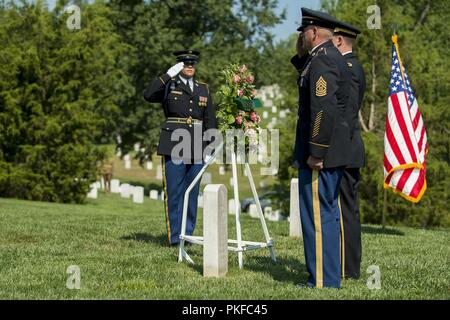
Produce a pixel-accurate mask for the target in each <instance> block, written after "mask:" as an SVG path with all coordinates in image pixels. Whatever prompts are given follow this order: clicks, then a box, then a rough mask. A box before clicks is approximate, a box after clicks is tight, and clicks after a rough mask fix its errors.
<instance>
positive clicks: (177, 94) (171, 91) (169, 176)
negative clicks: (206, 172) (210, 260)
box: [144, 50, 217, 245]
mask: <svg viewBox="0 0 450 320" xmlns="http://www.w3.org/2000/svg"><path fill="white" fill-rule="evenodd" d="M173 54H174V55H175V56H176V57H177V64H175V65H174V66H173V67H172V68H170V69H169V70H168V71H167V73H166V74H164V75H162V76H160V77H157V78H156V79H154V80H153V82H152V83H151V85H150V86H149V87H148V88H147V89H146V90H145V92H144V98H145V100H146V101H148V102H156V103H161V104H162V106H163V109H164V114H165V117H166V119H165V122H164V123H163V124H162V125H161V133H160V140H159V145H158V154H159V155H161V156H162V157H163V160H162V162H163V176H164V181H163V185H164V192H165V203H164V204H165V213H166V225H167V234H168V239H169V243H170V244H171V245H178V244H179V242H180V239H179V237H180V234H181V223H182V215H183V203H184V194H185V192H186V189H187V188H188V186H189V185H190V184H191V183H192V181H193V180H194V178H195V177H196V176H197V174H198V173H199V172H200V170H201V169H202V167H203V150H204V148H205V147H206V142H203V140H204V139H203V134H204V133H205V132H206V131H207V130H209V129H215V128H217V121H216V116H215V108H214V105H213V103H212V99H211V94H210V92H209V88H208V85H207V84H205V83H201V82H199V81H196V80H195V79H194V76H195V72H196V67H197V63H198V61H199V56H200V52H198V51H195V50H185V51H177V52H174V53H173ZM180 140H182V141H181V143H180ZM180 144H181V145H183V146H186V144H187V148H186V147H184V148H181V149H180V148H179V146H180ZM199 190H200V183H198V184H197V185H196V186H195V188H194V189H193V190H192V191H191V193H190V197H189V207H188V214H187V224H186V235H192V234H193V232H194V229H195V224H196V220H197V199H198V194H199Z"/></svg>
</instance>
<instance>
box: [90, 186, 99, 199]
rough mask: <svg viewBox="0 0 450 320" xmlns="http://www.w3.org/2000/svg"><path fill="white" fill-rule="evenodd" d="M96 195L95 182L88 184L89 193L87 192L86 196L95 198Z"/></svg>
mask: <svg viewBox="0 0 450 320" xmlns="http://www.w3.org/2000/svg"><path fill="white" fill-rule="evenodd" d="M97 196H98V192H97V188H96V184H95V183H93V184H91V186H90V190H89V193H88V194H87V197H88V198H90V199H97Z"/></svg>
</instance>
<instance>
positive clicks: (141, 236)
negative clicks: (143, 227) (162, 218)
mask: <svg viewBox="0 0 450 320" xmlns="http://www.w3.org/2000/svg"><path fill="white" fill-rule="evenodd" d="M120 240H127V241H137V242H145V243H152V244H156V245H160V246H162V247H169V241H168V239H167V235H166V234H160V235H152V234H148V233H132V234H130V235H128V236H123V237H121V238H120Z"/></svg>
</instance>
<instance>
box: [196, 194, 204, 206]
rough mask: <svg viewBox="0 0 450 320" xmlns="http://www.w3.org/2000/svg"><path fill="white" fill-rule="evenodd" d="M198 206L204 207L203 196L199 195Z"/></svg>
mask: <svg viewBox="0 0 450 320" xmlns="http://www.w3.org/2000/svg"><path fill="white" fill-rule="evenodd" d="M197 206H198V207H199V208H203V196H198V199H197Z"/></svg>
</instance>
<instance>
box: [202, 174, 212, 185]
mask: <svg viewBox="0 0 450 320" xmlns="http://www.w3.org/2000/svg"><path fill="white" fill-rule="evenodd" d="M211 181H212V178H211V173H209V172H205V173H204V174H203V177H202V182H201V184H210V183H211Z"/></svg>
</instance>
